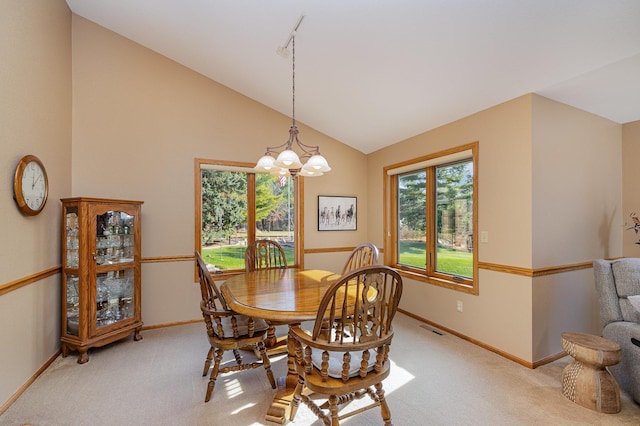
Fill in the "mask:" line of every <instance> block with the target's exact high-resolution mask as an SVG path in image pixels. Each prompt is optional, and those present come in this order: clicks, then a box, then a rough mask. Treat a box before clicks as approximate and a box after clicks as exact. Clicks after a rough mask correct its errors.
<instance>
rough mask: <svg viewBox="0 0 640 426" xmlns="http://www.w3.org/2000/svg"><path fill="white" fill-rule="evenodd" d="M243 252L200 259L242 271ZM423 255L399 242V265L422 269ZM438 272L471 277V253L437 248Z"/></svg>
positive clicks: (413, 244)
mask: <svg viewBox="0 0 640 426" xmlns="http://www.w3.org/2000/svg"><path fill="white" fill-rule="evenodd" d="M283 248H284V252H285V255H286V256H287V262H288V263H289V264H291V263H292V262H293V259H294V256H293V248H292V247H283ZM244 250H245V247H244V246H222V247H220V246H212V247H206V248H203V249H202V257H203V258H204V261H205V262H207V263H209V264H211V265H215V266H216V267H217V268H218V269H221V270H229V269H244ZM425 253H426V251H425V246H424V242H420V241H406V240H405V241H401V242H400V263H402V264H404V265H410V266H415V267H416V268H424V267H425V256H426V254H425ZM438 271H440V272H444V273H448V274H453V275H460V276H463V277H473V253H469V252H465V251H456V250H449V249H446V248H442V247H439V248H438Z"/></svg>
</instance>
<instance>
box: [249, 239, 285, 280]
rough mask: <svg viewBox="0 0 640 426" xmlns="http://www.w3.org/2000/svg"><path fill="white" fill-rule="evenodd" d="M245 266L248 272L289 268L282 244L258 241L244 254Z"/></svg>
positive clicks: (250, 245)
mask: <svg viewBox="0 0 640 426" xmlns="http://www.w3.org/2000/svg"><path fill="white" fill-rule="evenodd" d="M244 266H245V270H246V271H247V272H253V271H257V270H259V269H277V268H286V267H287V257H286V255H285V253H284V249H283V248H282V246H281V245H280V244H278V243H277V242H275V241H271V240H256V241H254V242H253V243H251V244H249V245H248V246H247V249H246V250H245V253H244Z"/></svg>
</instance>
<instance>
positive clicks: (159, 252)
mask: <svg viewBox="0 0 640 426" xmlns="http://www.w3.org/2000/svg"><path fill="white" fill-rule="evenodd" d="M284 70H285V69H284V68H283V71H284ZM73 76H74V91H73V105H74V122H73V191H72V192H73V195H74V196H92V197H107V198H109V197H114V198H123V199H134V200H142V201H144V205H143V206H142V222H143V224H142V256H143V258H144V257H151V256H182V255H190V254H192V253H193V248H194V158H209V159H218V160H233V161H246V162H255V161H257V159H258V158H259V157H260V156H261V155H263V153H264V149H265V147H266V146H267V145H271V146H273V145H279V144H280V143H282V142H284V141H285V140H286V138H287V137H288V130H289V127H290V125H291V119H290V118H289V117H287V116H285V115H282V114H280V113H278V112H275V111H273V110H271V109H269V108H266V107H265V106H263V105H261V104H259V103H257V102H255V101H253V100H251V99H249V98H247V97H244V96H241V95H239V94H238V93H236V92H234V91H232V90H230V89H228V88H227V87H224V86H222V85H220V84H218V83H216V82H214V81H212V80H210V79H208V78H206V77H204V76H202V75H200V74H198V73H195V72H193V71H191V70H189V69H187V68H185V67H183V66H181V65H178V64H177V63H175V62H173V61H170V60H169V59H167V58H165V57H163V56H160V55H158V54H156V53H154V52H152V51H150V50H148V49H146V48H144V47H142V46H140V45H138V44H135V43H133V42H131V41H130V40H127V39H125V38H123V37H120V36H118V35H116V34H115V33H113V32H111V31H108V30H106V29H104V28H102V27H100V26H98V25H96V24H94V23H92V22H90V21H88V20H85V19H83V18H80V17H78V16H75V15H74V16H73ZM298 125H299V127H300V136H301V139H302V140H303V141H304V142H305V143H307V144H313V145H315V144H319V145H320V146H321V149H322V153H323V154H324V155H325V156H326V157H327V158H328V160H329V162H330V164H331V166H332V167H333V171H332V172H331V173H329V174H327V175H325V176H322V177H319V178H308V179H306V180H305V200H304V201H305V248H307V249H309V248H322V247H336V246H338V247H339V246H354V245H356V244H357V243H358V242H360V241H364V240H365V239H366V232H367V231H366V229H367V228H366V225H367V210H366V206H367V198H366V190H365V189H366V184H367V183H366V179H365V173H366V161H365V156H364V154H362V153H360V152H358V151H355V150H353V149H351V148H349V147H347V146H346V145H344V144H341V143H339V142H337V141H335V140H333V139H330V138H328V137H327V136H325V135H322V134H320V133H318V132H316V131H314V130H313V129H310V128H308V127H306V126H304V125H303V124H300V123H298ZM319 194H323V195H355V196H358V206H359V207H361V209H360V210H359V212H358V220H359V224H358V226H359V229H358V231H357V232H325V233H319V232H318V231H317V195H319ZM344 257H346V254H343V258H341V259H334V258H333V257H332V256H330V255H326V256H324V255H314V256H313V259H310V260H309V261H308V262H306V265H305V266H307V267H323V268H325V269H330V270H336V269H340V268H341V267H342V262H343V261H344ZM142 277H143V278H142V281H143V288H142V296H143V299H142V316H143V320H144V322H145V324H146V325H153V324H164V323H171V322H175V321H183V320H190V319H195V318H198V317H199V316H200V313H199V310H198V306H199V305H198V303H199V298H200V293H199V288H198V287H197V285H195V284H194V283H193V277H194V275H193V263H192V262H171V263H148V264H144V265H143V268H142Z"/></svg>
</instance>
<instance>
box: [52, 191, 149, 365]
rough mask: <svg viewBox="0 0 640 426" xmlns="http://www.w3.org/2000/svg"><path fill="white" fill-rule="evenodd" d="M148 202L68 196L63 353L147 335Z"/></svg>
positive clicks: (82, 357)
mask: <svg viewBox="0 0 640 426" xmlns="http://www.w3.org/2000/svg"><path fill="white" fill-rule="evenodd" d="M141 206H142V201H125V200H108V199H100V198H86V197H79V198H65V199H62V264H63V268H62V335H61V339H60V340H61V342H62V356H63V357H66V356H67V355H68V353H69V351H77V352H78V353H79V356H78V363H80V364H84V363H85V362H87V361H89V356H88V354H87V351H88V350H89V348H92V347H99V346H104V345H106V344H108V343H111V342H114V341H116V340H119V339H122V338H124V337H127V336H129V335H131V334H133V339H134V340H140V339H142V336H141V335H140V328H141V327H142V314H141V301H140V295H141V290H140V253H141V250H140V239H141V234H140V208H141Z"/></svg>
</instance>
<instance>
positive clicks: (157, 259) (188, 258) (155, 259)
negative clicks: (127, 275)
mask: <svg viewBox="0 0 640 426" xmlns="http://www.w3.org/2000/svg"><path fill="white" fill-rule="evenodd" d="M195 258H196V257H195V256H194V255H193V254H183V255H178V256H150V257H143V258H141V259H140V263H162V262H193V261H194V260H195Z"/></svg>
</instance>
